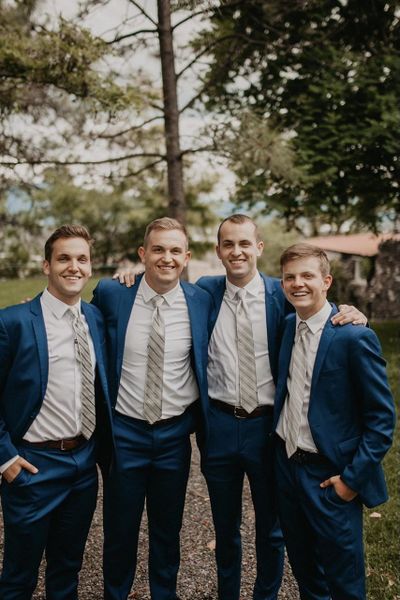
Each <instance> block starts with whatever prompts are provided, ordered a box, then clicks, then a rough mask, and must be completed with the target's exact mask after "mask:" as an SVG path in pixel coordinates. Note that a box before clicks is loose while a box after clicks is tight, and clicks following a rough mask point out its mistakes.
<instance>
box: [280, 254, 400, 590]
mask: <svg viewBox="0 0 400 600" xmlns="http://www.w3.org/2000/svg"><path fill="white" fill-rule="evenodd" d="M281 267H282V286H283V289H284V292H285V295H286V298H287V299H288V300H289V302H290V303H291V304H292V305H293V306H294V307H295V309H296V314H294V315H290V317H288V318H287V322H286V326H285V330H284V334H283V339H282V344H281V352H280V358H279V367H278V372H279V379H278V384H277V391H276V406H275V417H274V428H276V431H277V434H278V435H277V448H276V461H275V466H276V469H275V470H276V481H277V487H278V506H279V514H280V518H281V524H282V529H283V532H284V536H285V542H286V546H287V550H288V555H289V559H290V562H291V565H292V569H293V572H294V575H295V577H296V579H297V582H298V585H299V590H300V596H301V598H302V599H303V600H329V599H330V598H332V600H364V599H365V597H366V595H365V572H364V558H363V544H362V505H363V504H365V505H366V506H368V507H372V506H376V505H377V504H380V503H381V502H384V501H385V500H386V499H387V491H386V485H385V480H384V475H383V471H382V467H381V464H380V463H381V461H382V459H383V457H384V455H385V453H386V452H387V450H388V449H389V447H390V444H391V438H392V433H393V427H394V407H393V400H392V396H391V392H390V389H389V386H388V382H387V377H386V371H385V361H384V359H383V358H382V356H381V348H380V344H379V341H378V339H377V337H376V335H375V333H374V332H373V331H372V330H371V329H368V328H364V327H351V326H348V325H347V326H344V327H333V326H332V323H331V316H332V314H335V313H336V308H335V307H333V308H332V306H331V305H330V304H329V303H328V302H327V299H326V296H327V291H328V289H329V287H330V285H331V282H332V277H331V275H330V272H329V262H328V259H327V257H326V254H325V253H324V252H323V250H321V249H319V248H316V247H315V246H310V245H308V244H296V245H294V246H291V247H290V248H288V249H287V250H286V251H285V252H284V253H283V255H282V257H281Z"/></svg>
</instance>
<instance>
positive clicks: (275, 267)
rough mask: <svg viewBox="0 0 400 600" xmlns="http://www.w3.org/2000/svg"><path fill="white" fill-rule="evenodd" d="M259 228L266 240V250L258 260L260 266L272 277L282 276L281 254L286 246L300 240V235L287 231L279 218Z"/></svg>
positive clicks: (261, 269)
mask: <svg viewBox="0 0 400 600" xmlns="http://www.w3.org/2000/svg"><path fill="white" fill-rule="evenodd" d="M259 230H260V234H261V239H262V240H263V241H264V252H263V254H262V255H261V257H260V258H259V260H258V268H259V270H260V271H263V272H264V273H267V274H268V275H270V276H271V277H280V275H281V270H280V264H279V260H280V257H281V254H282V252H283V251H284V250H285V249H286V248H288V247H289V246H291V245H292V244H295V243H296V242H299V241H300V240H299V236H298V234H297V233H296V232H294V231H287V230H286V228H285V226H284V224H283V223H282V221H278V220H277V219H275V220H273V221H268V222H266V223H265V224H263V225H260V226H259Z"/></svg>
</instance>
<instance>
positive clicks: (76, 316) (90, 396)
mask: <svg viewBox="0 0 400 600" xmlns="http://www.w3.org/2000/svg"><path fill="white" fill-rule="evenodd" d="M69 312H70V314H71V315H72V329H73V331H74V334H75V353H76V359H77V361H78V364H79V368H80V371H81V421H82V434H83V435H84V436H85V438H86V439H87V440H88V439H89V438H90V436H91V435H92V433H93V431H94V430H95V427H96V405H95V397H94V377H93V366H92V359H91V356H90V348H89V340H88V336H87V332H86V328H85V325H84V323H83V321H82V319H81V317H80V313H79V311H78V309H77V308H75V307H74V308H70V309H69Z"/></svg>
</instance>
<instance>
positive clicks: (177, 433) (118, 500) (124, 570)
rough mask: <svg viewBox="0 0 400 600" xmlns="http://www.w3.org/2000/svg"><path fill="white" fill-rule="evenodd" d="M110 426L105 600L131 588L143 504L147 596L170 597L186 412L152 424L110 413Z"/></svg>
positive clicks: (185, 472) (118, 598)
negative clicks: (114, 459) (114, 464)
mask: <svg viewBox="0 0 400 600" xmlns="http://www.w3.org/2000/svg"><path fill="white" fill-rule="evenodd" d="M114 428H115V429H114V432H115V440H116V446H117V454H118V469H114V471H113V472H112V473H111V476H110V478H109V480H108V482H107V483H106V486H105V491H104V589H105V599H106V600H126V598H127V597H128V594H129V593H130V591H131V587H132V584H133V581H134V577H135V571H136V561H137V547H138V536H139V529H140V523H141V519H142V513H143V509H144V504H145V502H146V509H147V519H148V530H149V583H150V592H151V598H152V600H176V598H177V596H176V580H177V573H178V569H179V563H180V550H179V534H180V530H181V526H182V516H183V508H184V502H185V495H186V486H187V481H188V477H189V468H190V457H191V442H190V433H191V432H192V431H193V428H194V419H193V414H192V411H191V410H190V409H189V410H187V411H186V412H185V413H184V414H183V415H182V416H180V417H178V418H177V419H176V420H174V421H172V422H170V423H166V424H161V425H156V426H152V425H149V424H148V423H147V422H146V421H143V420H140V419H134V418H130V417H127V416H124V415H122V414H120V413H118V412H116V413H115V420H114Z"/></svg>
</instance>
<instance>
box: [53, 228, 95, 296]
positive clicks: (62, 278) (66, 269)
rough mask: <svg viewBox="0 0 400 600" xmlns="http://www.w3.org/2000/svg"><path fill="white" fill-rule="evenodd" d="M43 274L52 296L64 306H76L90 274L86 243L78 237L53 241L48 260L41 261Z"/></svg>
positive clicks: (88, 249)
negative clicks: (46, 278) (45, 276)
mask: <svg viewBox="0 0 400 600" xmlns="http://www.w3.org/2000/svg"><path fill="white" fill-rule="evenodd" d="M43 273H44V274H45V275H47V277H48V285H47V288H48V290H49V292H50V293H51V294H52V295H53V296H55V297H56V298H58V299H59V300H61V301H62V302H65V304H69V305H71V306H72V305H73V304H76V303H77V302H78V300H79V298H80V296H81V292H82V290H83V288H84V287H85V285H86V282H87V281H88V279H89V277H90V276H91V274H92V266H91V260H90V247H89V244H88V242H87V241H86V240H84V239H83V238H80V237H69V238H59V239H57V240H55V242H54V244H53V247H52V253H51V257H50V260H45V261H43Z"/></svg>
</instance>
